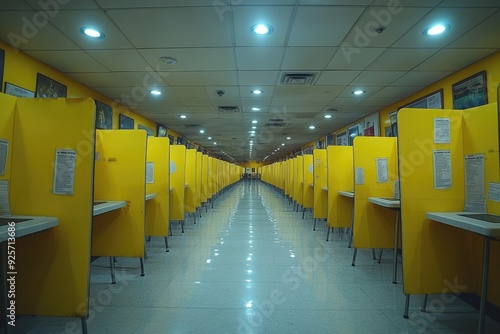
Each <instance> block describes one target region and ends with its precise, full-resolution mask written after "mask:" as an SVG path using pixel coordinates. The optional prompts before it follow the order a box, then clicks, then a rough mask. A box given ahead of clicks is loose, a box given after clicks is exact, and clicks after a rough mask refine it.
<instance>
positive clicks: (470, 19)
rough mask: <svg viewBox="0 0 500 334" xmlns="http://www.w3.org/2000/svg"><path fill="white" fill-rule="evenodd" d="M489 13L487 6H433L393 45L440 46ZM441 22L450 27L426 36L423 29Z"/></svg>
mask: <svg viewBox="0 0 500 334" xmlns="http://www.w3.org/2000/svg"><path fill="white" fill-rule="evenodd" d="M490 14H491V9H488V8H435V9H433V10H432V11H431V12H429V13H428V14H427V15H426V16H425V17H424V18H423V19H422V20H420V21H419V22H418V23H417V24H416V25H415V26H414V27H413V28H412V29H410V30H409V31H408V32H407V33H406V34H405V35H404V36H403V37H401V38H400V39H399V40H398V41H397V42H396V43H394V45H393V47H397V48H441V47H444V46H446V45H447V44H449V43H450V42H452V41H453V40H455V39H456V38H458V37H460V36H461V35H462V34H464V33H465V32H467V31H468V30H469V29H471V28H472V27H474V26H475V25H477V24H478V23H480V22H482V21H483V20H484V19H485V18H487V17H488V16H489V15H490ZM435 22H442V23H445V24H448V25H450V27H451V29H450V30H449V31H447V32H446V33H444V34H442V35H439V36H426V35H424V34H423V32H424V30H425V29H426V28H428V27H429V26H431V25H432V24H435Z"/></svg>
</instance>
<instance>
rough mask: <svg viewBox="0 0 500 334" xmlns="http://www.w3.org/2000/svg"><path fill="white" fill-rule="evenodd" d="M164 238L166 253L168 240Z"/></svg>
mask: <svg viewBox="0 0 500 334" xmlns="http://www.w3.org/2000/svg"><path fill="white" fill-rule="evenodd" d="M164 238H165V249H166V252H168V251H169V250H168V240H167V237H164Z"/></svg>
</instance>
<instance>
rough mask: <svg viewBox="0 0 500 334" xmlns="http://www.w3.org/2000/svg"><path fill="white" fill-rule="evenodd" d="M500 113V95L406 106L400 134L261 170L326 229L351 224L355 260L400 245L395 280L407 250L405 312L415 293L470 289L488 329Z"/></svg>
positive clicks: (496, 272) (496, 295)
mask: <svg viewBox="0 0 500 334" xmlns="http://www.w3.org/2000/svg"><path fill="white" fill-rule="evenodd" d="M498 115H499V111H498V108H497V104H496V103H495V104H489V105H484V106H481V107H476V108H472V109H467V110H443V109H402V110H400V111H399V112H398V116H397V124H398V138H385V137H356V138H355V139H354V144H353V146H352V147H351V146H329V147H327V149H317V150H314V152H313V155H304V156H298V157H295V158H293V159H289V160H286V161H282V162H276V163H274V164H271V165H268V166H264V167H262V168H261V170H260V173H261V175H262V180H263V181H265V182H267V183H269V184H271V185H273V186H275V187H277V188H278V189H280V190H281V191H283V193H284V195H286V196H288V197H289V198H290V199H291V200H293V201H294V202H295V203H296V204H297V206H302V207H303V208H310V207H313V213H314V218H321V219H326V220H327V224H328V233H329V232H330V228H335V227H337V228H350V235H351V241H350V242H349V246H351V245H352V247H354V249H355V250H354V252H353V259H352V265H355V259H356V253H357V249H360V248H366V249H372V250H373V249H381V250H382V249H389V248H390V249H393V250H394V253H393V254H394V256H393V259H392V260H393V261H392V262H393V267H394V275H393V283H396V278H397V263H398V262H397V255H398V254H399V253H401V254H402V266H403V285H404V294H405V295H406V296H407V297H406V306H405V310H404V316H405V318H407V317H408V302H409V296H410V295H412V294H420V295H423V296H424V299H423V301H424V303H423V305H424V306H423V308H424V309H425V301H426V298H427V297H426V296H427V294H439V293H442V292H443V291H447V292H450V293H466V292H472V293H475V294H477V295H478V296H480V300H481V303H480V319H479V325H478V332H479V333H482V332H483V331H484V315H485V303H486V302H487V301H488V302H490V303H493V304H494V305H496V306H500V286H499V285H498V284H494V282H498V281H499V279H500V267H498V265H495V264H498V263H499V262H500V243H499V242H498V239H499V237H500V224H499V223H500V216H498V215H499V214H500V173H499V171H500V164H499V130H498V127H499V123H498V122H499V117H498ZM310 189H312V191H309V190H310ZM327 241H328V236H327ZM400 250H401V251H400ZM381 256H382V251H381V252H380V255H379V256H378V260H379V263H380V259H381ZM451 286H454V287H459V288H460V291H451V290H450V287H451Z"/></svg>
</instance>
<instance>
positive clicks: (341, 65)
mask: <svg viewBox="0 0 500 334" xmlns="http://www.w3.org/2000/svg"><path fill="white" fill-rule="evenodd" d="M385 50H386V49H385V48H357V47H355V46H352V47H350V46H346V45H344V46H341V47H340V48H339V50H338V51H337V53H335V56H333V58H332V60H331V61H330V63H329V64H328V67H327V68H328V69H331V70H364V69H365V68H366V67H367V66H368V65H370V63H371V62H372V61H373V60H375V58H377V57H378V56H380V55H381V54H382V52H384V51H385Z"/></svg>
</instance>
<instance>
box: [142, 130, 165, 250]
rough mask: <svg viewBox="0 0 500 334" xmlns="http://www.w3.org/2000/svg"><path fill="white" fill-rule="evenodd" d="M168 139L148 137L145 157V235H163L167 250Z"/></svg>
mask: <svg viewBox="0 0 500 334" xmlns="http://www.w3.org/2000/svg"><path fill="white" fill-rule="evenodd" d="M169 157H170V141H169V138H166V137H158V138H157V137H148V146H147V158H146V194H154V195H155V197H154V198H152V199H151V200H148V201H146V227H145V229H146V236H155V237H164V238H165V247H166V249H167V252H168V241H167V237H168V231H169V229H168V224H169V211H170V208H169V201H170V191H169V190H170V159H169Z"/></svg>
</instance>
